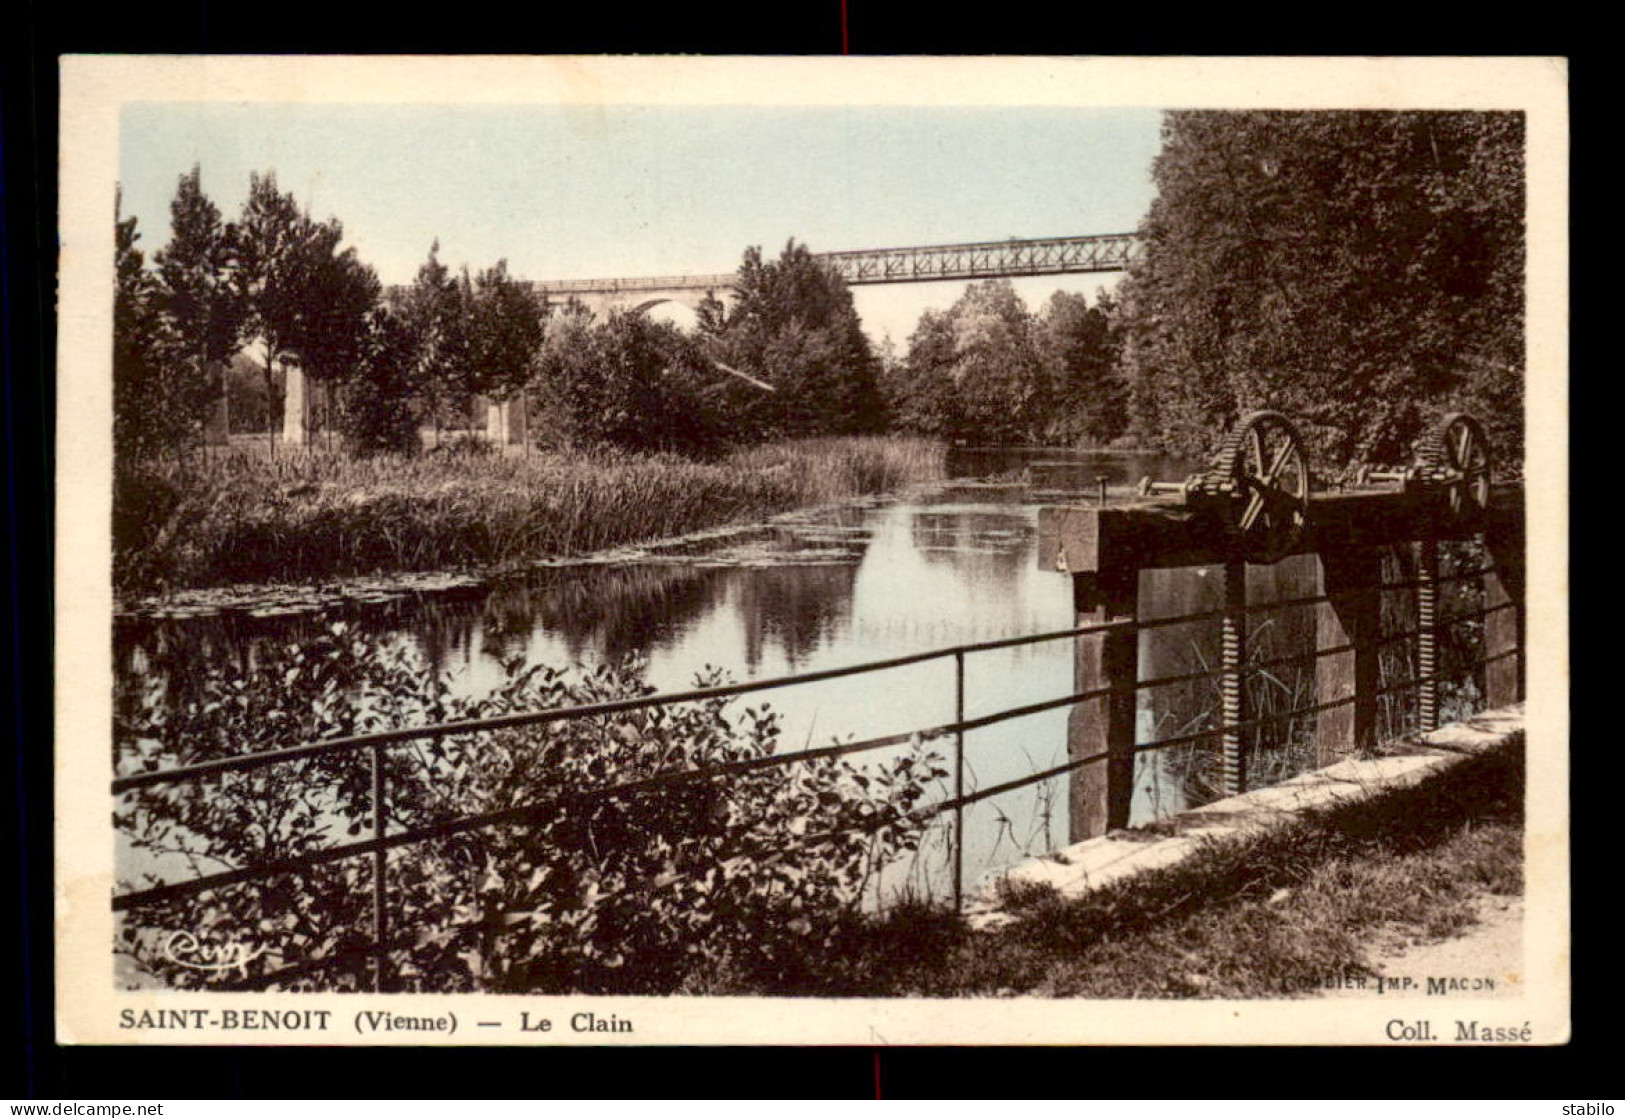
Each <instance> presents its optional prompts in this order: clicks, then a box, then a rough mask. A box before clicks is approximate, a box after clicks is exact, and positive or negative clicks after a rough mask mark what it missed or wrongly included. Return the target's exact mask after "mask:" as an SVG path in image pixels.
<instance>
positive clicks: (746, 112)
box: [119, 102, 1161, 351]
mask: <svg viewBox="0 0 1625 1118" xmlns="http://www.w3.org/2000/svg"><path fill="white" fill-rule="evenodd" d="M1160 125H1161V113H1160V112H1159V111H1158V110H1155V109H1082V108H1076V109H1074V108H1050V107H1042V108H1020V107H1016V108H1011V107H986V108H966V107H945V108H905V107H875V106H863V107H851V108H848V107H805V108H798V107H791V108H785V107H758V106H738V107H733V106H674V105H662V106H654V105H611V106H604V105H571V106H561V105H536V106H514V105H500V106H497V105H483V106H469V105H465V106H451V105H419V106H414V105H399V104H390V105H359V104H346V105H337V104H335V105H320V104H317V105H313V104H305V103H287V104H277V103H255V104H246V103H245V104H231V103H192V104H180V103H175V104H169V103H154V102H137V103H133V104H128V105H126V106H125V107H124V109H123V115H122V117H121V121H120V151H119V178H120V187H121V189H122V196H123V203H122V205H123V214H124V216H125V217H129V216H131V215H134V216H135V217H137V219H138V229H139V230H140V232H141V241H140V247H141V248H143V249H144V250H146V251H147V252H148V253H149V258H150V253H151V252H152V251H154V250H155V249H157V248H158V247H160V246H161V245H162V244H163V243H164V241H165V240H167V239H168V226H169V202H170V200H171V199H172V198H173V197H174V194H175V186H176V183H177V180H178V179H179V178H180V176H181V175H182V174H183V173H185V172H186V171H188V170H189V169H190V168H191V167H192V166H193V165H194V164H197V165H198V166H200V167H201V168H202V181H203V189H204V192H205V193H206V194H207V195H208V196H209V197H210V198H211V199H213V200H214V202H215V204H216V205H218V206H219V207H220V209H221V211H222V214H223V215H224V216H225V217H226V218H227V219H232V218H235V217H236V215H237V214H238V212H239V211H240V209H241V206H242V203H243V199H244V198H245V197H246V195H247V193H248V178H249V174H250V173H251V172H264V171H268V170H269V171H275V172H276V175H277V180H278V185H279V186H280V187H281V189H283V190H284V191H291V192H292V193H293V194H294V195H295V196H296V197H297V198H298V200H299V201H300V203H301V204H302V205H304V206H305V207H306V209H307V210H308V211H309V212H310V213H311V214H312V215H313V216H314V217H316V218H318V219H320V220H326V219H328V218H331V217H336V218H338V219H339V220H340V221H341V222H342V223H343V226H344V231H345V236H346V242H347V243H348V244H351V245H353V246H355V248H356V250H357V252H358V253H359V255H360V256H361V258H362V259H363V260H365V261H366V262H368V263H369V264H371V265H372V266H373V267H374V268H375V269H376V270H377V272H378V275H379V278H380V279H381V280H382V281H383V282H384V283H385V284H393V283H408V282H410V281H411V279H412V277H413V275H414V274H415V273H416V271H417V268H418V266H419V265H420V264H421V263H422V262H423V260H424V259H425V258H426V257H427V255H428V251H429V246H430V244H431V242H433V241H435V240H437V239H438V241H439V243H440V259H441V260H442V261H444V262H445V263H447V264H449V265H451V266H452V267H454V268H455V267H461V266H462V265H465V264H466V265H467V266H468V267H469V268H470V269H471V270H478V269H480V268H483V267H488V266H489V265H491V264H493V263H495V262H496V261H497V260H498V259H506V260H507V262H508V268H509V271H510V273H512V274H514V275H518V276H521V277H523V278H526V279H532V280H557V279H585V278H599V277H612V276H647V275H672V274H687V273H707V272H728V271H732V270H734V269H735V268H736V267H738V264H739V260H740V256H741V254H742V253H743V251H744V250H745V248H746V247H747V246H751V245H759V246H761V247H762V248H763V250H764V252H765V253H767V254H769V255H776V254H777V252H778V251H779V250H780V249H781V248H782V247H783V246H784V244H785V243H786V242H787V241H788V240H790V239H791V238H795V239H796V240H797V241H800V242H801V243H804V244H806V245H808V246H809V247H810V248H811V249H813V251H815V252H824V251H836V250H841V249H857V248H886V247H895V246H906V245H929V244H945V243H953V242H959V241H982V240H1004V239H1007V238H1011V237H1050V236H1068V235H1077V234H1090V233H1125V232H1132V231H1133V230H1134V229H1135V228H1137V227H1138V225H1139V223H1140V221H1141V219H1142V218H1143V217H1144V216H1145V213H1146V210H1147V209H1148V207H1149V206H1150V203H1151V199H1152V196H1153V193H1154V191H1153V188H1152V185H1151V163H1152V160H1153V159H1154V157H1155V156H1156V153H1157V150H1158V148H1159V144H1160V140H1159V131H1160ZM1117 278H1118V277H1116V276H1114V275H1109V274H1093V275H1081V276H1056V277H1031V278H1025V279H1021V280H1018V281H1016V287H1017V290H1018V291H1019V292H1020V293H1021V295H1022V297H1023V298H1024V299H1025V300H1026V301H1027V303H1028V305H1029V306H1030V307H1031V308H1033V309H1034V310H1037V309H1039V308H1040V307H1041V306H1042V304H1043V303H1044V302H1045V301H1046V300H1047V299H1048V298H1049V296H1050V294H1051V293H1052V292H1054V291H1056V290H1067V291H1077V292H1083V293H1085V294H1087V295H1088V296H1089V297H1090V298H1091V300H1092V299H1093V297H1094V295H1095V293H1096V292H1097V291H1098V290H1100V289H1101V288H1108V289H1109V288H1110V287H1112V286H1113V285H1114V284H1115V282H1116V280H1117ZM964 287H965V285H964V284H963V283H954V282H950V283H941V282H938V283H929V284H890V285H882V286H859V287H855V288H853V295H854V298H855V299H856V302H857V307H858V311H859V314H860V315H861V316H862V318H863V321H864V326H865V328H866V329H867V330H868V332H869V334H870V336H871V337H872V338H873V339H874V340H875V341H877V342H879V341H880V340H881V339H882V338H884V337H887V336H889V337H890V338H891V339H892V340H893V342H894V343H895V344H896V345H897V347H898V349H899V351H902V350H904V349H906V346H907V339H908V336H909V334H910V333H912V331H913V329H914V326H915V323H916V322H917V320H918V318H919V315H920V313H921V312H922V311H923V310H925V309H927V308H930V307H936V308H945V307H947V306H949V305H951V304H952V303H953V302H954V300H955V299H957V298H958V297H959V296H960V295H961V294H962V293H963V291H964ZM666 313H668V314H669V315H671V316H672V317H673V318H674V320H676V321H679V322H682V321H684V317H683V316H684V315H687V314H688V312H687V311H685V310H681V309H677V310H672V311H668V312H666Z"/></svg>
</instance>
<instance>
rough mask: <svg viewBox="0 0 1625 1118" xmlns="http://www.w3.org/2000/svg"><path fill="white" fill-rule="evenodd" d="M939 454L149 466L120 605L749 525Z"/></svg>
mask: <svg viewBox="0 0 1625 1118" xmlns="http://www.w3.org/2000/svg"><path fill="white" fill-rule="evenodd" d="M944 462H945V450H944V448H943V447H942V446H941V444H938V443H935V442H932V441H929V440H924V439H910V438H900V437H883V436H875V437H853V438H830V439H809V440H800V441H792V442H783V443H774V444H769V445H766V446H759V447H751V448H748V449H744V450H740V451H736V452H734V453H733V454H730V455H728V456H726V457H724V458H722V459H719V460H717V461H714V462H697V461H693V460H690V459H687V458H682V457H679V456H677V455H671V454H630V453H623V452H611V451H600V452H591V453H577V454H561V453H535V454H531V455H519V454H511V453H510V454H498V453H491V452H479V451H472V452H459V453H443V454H431V455H419V456H415V457H404V456H399V455H381V456H378V457H374V458H366V459H358V458H354V457H351V456H350V455H347V454H345V453H342V452H332V451H323V450H318V449H309V450H301V451H292V452H289V451H286V450H285V451H284V452H283V453H281V454H280V455H279V456H277V457H270V456H267V455H264V454H256V453H248V452H228V453H225V454H220V455H216V456H211V457H199V458H196V459H193V460H191V461H186V462H173V461H172V462H163V463H142V464H139V465H133V466H129V467H126V468H124V469H121V470H120V471H118V474H117V476H116V477H115V488H114V517H113V571H114V585H115V588H116V589H117V590H118V592H119V593H120V594H121V595H140V594H151V593H154V592H163V591H167V590H175V589H183V588H202V587H223V586H231V585H238V584H244V583H251V584H260V583H278V582H280V583H289V582H307V583H308V582H312V581H320V580H326V579H336V578H345V577H354V576H364V575H378V574H402V573H407V572H423V571H441V572H445V571H482V572H484V571H492V570H500V569H502V568H505V567H512V566H516V565H519V564H523V563H526V562H533V561H535V560H538V559H542V558H546V557H560V556H573V555H584V554H589V553H592V552H596V551H602V550H604V549H607V548H612V547H618V546H623V545H628V544H635V543H639V542H642V541H647V540H653V539H659V538H664V537H671V536H677V535H682V534H684V533H689V532H694V531H700V530H705V529H710V528H717V527H720V526H724V525H729V524H736V523H741V522H748V521H752V520H758V519H761V518H764V517H768V516H772V515H775V514H778V513H782V512H786V511H789V510H792V509H797V508H804V507H810V506H816V505H821V504H828V503H832V502H835V501H840V500H844V499H848V498H852V497H858V496H863V495H866V494H877V493H887V492H892V491H895V490H897V489H901V488H903V487H905V486H907V485H910V484H914V483H917V482H925V481H932V480H937V479H939V478H941V477H942V476H944V468H945V467H944Z"/></svg>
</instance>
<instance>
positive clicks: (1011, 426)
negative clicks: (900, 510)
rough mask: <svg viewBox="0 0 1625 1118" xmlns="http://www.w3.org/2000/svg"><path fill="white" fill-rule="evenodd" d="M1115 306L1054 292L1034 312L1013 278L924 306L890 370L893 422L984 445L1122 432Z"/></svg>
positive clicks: (1087, 439)
mask: <svg viewBox="0 0 1625 1118" xmlns="http://www.w3.org/2000/svg"><path fill="white" fill-rule="evenodd" d="M1113 309H1114V304H1113V303H1112V301H1111V299H1110V297H1109V296H1107V295H1105V294H1102V295H1101V296H1099V297H1098V299H1097V301H1096V304H1095V305H1094V306H1093V307H1091V306H1089V305H1088V300H1087V299H1085V298H1084V297H1083V296H1082V295H1075V294H1071V293H1068V292H1057V293H1056V294H1055V295H1054V296H1053V297H1052V298H1051V299H1050V302H1049V303H1048V305H1047V306H1046V307H1045V309H1044V312H1043V313H1042V314H1041V315H1037V316H1035V315H1033V314H1032V313H1031V312H1030V311H1029V310H1028V309H1027V306H1026V304H1025V303H1024V302H1023V301H1022V299H1021V296H1020V295H1018V294H1017V293H1016V291H1015V288H1014V287H1013V286H1012V285H1011V283H1010V281H1009V280H986V281H983V282H981V283H973V284H971V285H970V286H969V287H967V288H966V289H965V293H964V295H963V296H961V297H960V299H959V300H958V301H957V302H956V303H954V305H953V306H952V307H951V308H949V309H948V310H947V311H945V312H943V311H929V310H928V311H926V312H925V314H923V315H922V316H921V317H920V322H919V326H918V327H917V328H916V329H915V331H914V334H913V336H912V337H911V338H910V339H909V348H908V354H907V356H906V357H904V358H903V360H902V361H901V362H898V363H896V364H894V365H892V366H891V367H890V368H888V370H887V376H886V387H887V392H888V395H889V397H890V408H891V414H892V416H893V420H894V422H895V424H896V425H897V426H899V427H901V428H903V429H904V430H909V431H917V432H919V433H921V434H930V435H936V436H938V437H942V438H950V439H958V440H964V441H969V442H977V443H1043V442H1062V443H1086V444H1090V445H1103V444H1105V443H1108V442H1110V441H1111V440H1112V439H1114V438H1116V437H1118V436H1119V435H1121V434H1122V433H1123V429H1124V427H1125V425H1126V414H1125V411H1124V402H1125V401H1124V392H1123V389H1122V386H1121V382H1120V380H1119V379H1118V376H1117V373H1116V371H1115V361H1116V356H1117V348H1118V343H1117V333H1116V328H1115V326H1114V319H1113V317H1112V312H1113Z"/></svg>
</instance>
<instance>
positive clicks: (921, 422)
mask: <svg viewBox="0 0 1625 1118" xmlns="http://www.w3.org/2000/svg"><path fill="white" fill-rule="evenodd" d="M61 77H62V95H61V107H62V118H61V141H62V142H61V163H60V166H61V229H60V260H61V273H60V274H61V286H60V303H59V308H60V309H59V318H58V326H59V331H58V335H59V361H60V364H59V369H58V378H59V379H58V385H59V389H58V391H59V394H58V401H57V414H58V421H59V431H58V434H59V440H58V444H57V446H58V454H59V457H58V462H59V471H58V476H57V523H58V533H59V535H58V546H57V550H56V554H57V555H58V556H59V564H58V571H57V586H56V603H57V617H58V634H57V635H58V641H57V646H56V647H57V663H56V678H57V680H58V690H57V693H56V696H55V712H56V727H57V735H56V805H55V818H56V836H57V865H56V905H57V908H56V917H57V924H56V951H57V954H56V982H57V992H58V1001H57V1005H58V1026H57V1027H58V1038H59V1040H61V1041H62V1042H64V1043H80V1044H109V1043H112V1044H162V1045H216V1044H244V1045H264V1044H277V1045H287V1044H292V1045H346V1044H350V1045H393V1044H414V1045H421V1044H447V1045H471V1044H473V1045H516V1046H522V1045H582V1044H609V1045H614V1044H631V1045H667V1044H688V1045H711V1044H741V1043H749V1044H842V1045H852V1044H877V1045H878V1044H967V1045H970V1044H1180V1045H1188V1044H1204V1045H1205V1044H1212V1045H1227V1044H1248V1045H1256V1044H1304V1043H1309V1044H1324V1045H1345V1044H1346V1045H1372V1044H1393V1045H1441V1046H1444V1045H1478V1044H1509V1045H1510V1044H1516V1045H1531V1044H1532V1045H1551V1044H1561V1043H1565V1042H1566V1041H1567V1040H1568V1039H1569V1036H1570V998H1569V992H1570V973H1569V912H1570V907H1569V895H1568V880H1569V875H1568V864H1569V863H1568V859H1569V846H1568V836H1569V827H1568V805H1567V799H1566V788H1567V784H1568V721H1567V711H1568V661H1567V648H1568V638H1567V625H1568V600H1567V581H1568V576H1567V572H1568V554H1567V539H1568V533H1567V517H1568V510H1567V499H1566V493H1567V488H1566V486H1567V452H1566V448H1565V445H1564V435H1563V432H1564V429H1565V426H1566V421H1567V410H1568V404H1567V399H1568V396H1567V392H1568V387H1567V386H1568V343H1567V299H1568V292H1567V286H1566V283H1567V280H1566V276H1567V253H1568V245H1567V235H1568V234H1567V229H1568V223H1567V204H1568V203H1567V199H1568V106H1567V97H1568V93H1567V67H1566V63H1565V61H1564V60H1562V59H1543V58H1515V59H1496V58H1451V59H1418V58H1408V59H1328V58H1315V59H1290V58H1246V59H1176V58H1144V59H1123V58H1117V59H1101V58H1022V59H1013V58H960V59H952V58H930V59H910V58H886V59H880V58H867V59H862V58H858V59H855V58H822V59H810V58H730V59H704V58H681V59H678V58H583V57H559V58H467V57H462V58H426V57H412V58H386V57H369V58H350V57H299V58H289V57H276V58H271V57H264V58H261V57H205V56H194V57H133V56H132V57H108V56H97V57H90V56H73V57H66V58H64V59H62V60H61ZM1526 485H1527V486H1529V487H1530V489H1531V491H1532V492H1537V493H1541V494H1543V495H1545V496H1544V498H1543V499H1542V500H1540V501H1528V502H1526V500H1525V495H1524V494H1525V486H1526Z"/></svg>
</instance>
